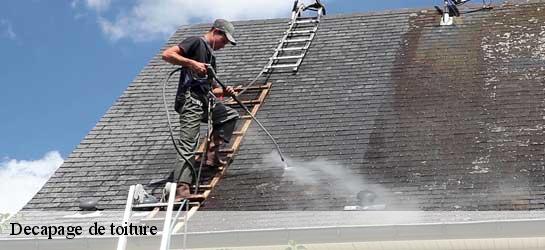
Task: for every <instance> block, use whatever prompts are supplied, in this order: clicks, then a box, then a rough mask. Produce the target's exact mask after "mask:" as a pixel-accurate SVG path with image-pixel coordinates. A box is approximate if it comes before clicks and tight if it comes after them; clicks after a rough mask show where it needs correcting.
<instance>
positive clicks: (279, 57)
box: [271, 55, 304, 60]
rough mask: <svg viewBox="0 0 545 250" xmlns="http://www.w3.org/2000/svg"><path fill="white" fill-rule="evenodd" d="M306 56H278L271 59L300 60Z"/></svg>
mask: <svg viewBox="0 0 545 250" xmlns="http://www.w3.org/2000/svg"><path fill="white" fill-rule="evenodd" d="M303 56H304V55H296V56H278V57H273V58H271V59H273V60H287V59H299V58H303Z"/></svg>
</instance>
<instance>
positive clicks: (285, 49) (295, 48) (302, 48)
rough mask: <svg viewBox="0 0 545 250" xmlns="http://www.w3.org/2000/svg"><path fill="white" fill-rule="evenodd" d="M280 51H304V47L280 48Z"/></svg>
mask: <svg viewBox="0 0 545 250" xmlns="http://www.w3.org/2000/svg"><path fill="white" fill-rule="evenodd" d="M280 50H281V51H294V50H306V48H305V47H291V48H281V49H280Z"/></svg>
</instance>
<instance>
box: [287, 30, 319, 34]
mask: <svg viewBox="0 0 545 250" xmlns="http://www.w3.org/2000/svg"><path fill="white" fill-rule="evenodd" d="M314 32H316V31H315V30H295V31H288V33H289V34H312V33H314Z"/></svg>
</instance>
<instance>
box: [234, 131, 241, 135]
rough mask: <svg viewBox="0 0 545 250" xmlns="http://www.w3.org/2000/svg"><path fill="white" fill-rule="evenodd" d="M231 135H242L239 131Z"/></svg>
mask: <svg viewBox="0 0 545 250" xmlns="http://www.w3.org/2000/svg"><path fill="white" fill-rule="evenodd" d="M233 135H242V132H240V131H235V132H233Z"/></svg>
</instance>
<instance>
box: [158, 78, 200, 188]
mask: <svg viewBox="0 0 545 250" xmlns="http://www.w3.org/2000/svg"><path fill="white" fill-rule="evenodd" d="M180 70H182V68H177V69H175V70H173V71H171V72H170V73H169V74H168V77H167V78H165V80H163V104H164V106H165V112H166V115H167V121H168V131H169V132H170V139H171V140H172V145H174V148H175V149H176V152H178V155H180V157H182V159H183V160H184V161H185V162H187V163H188V164H189V171H190V172H191V182H192V183H193V182H195V181H196V178H197V177H196V176H195V166H193V163H192V162H191V161H189V159H187V158H186V157H185V156H184V154H183V153H182V151H181V150H180V148H179V147H178V144H176V139H174V132H173V131H172V122H171V121H170V112H169V111H168V105H167V97H166V87H167V83H168V81H169V80H170V78H171V77H172V75H174V74H175V73H176V72H178V71H180ZM187 166H188V165H186V164H184V166H183V167H182V170H181V171H180V174H181V173H183V172H184V171H185V169H186V168H187ZM174 179H175V180H176V176H174Z"/></svg>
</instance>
